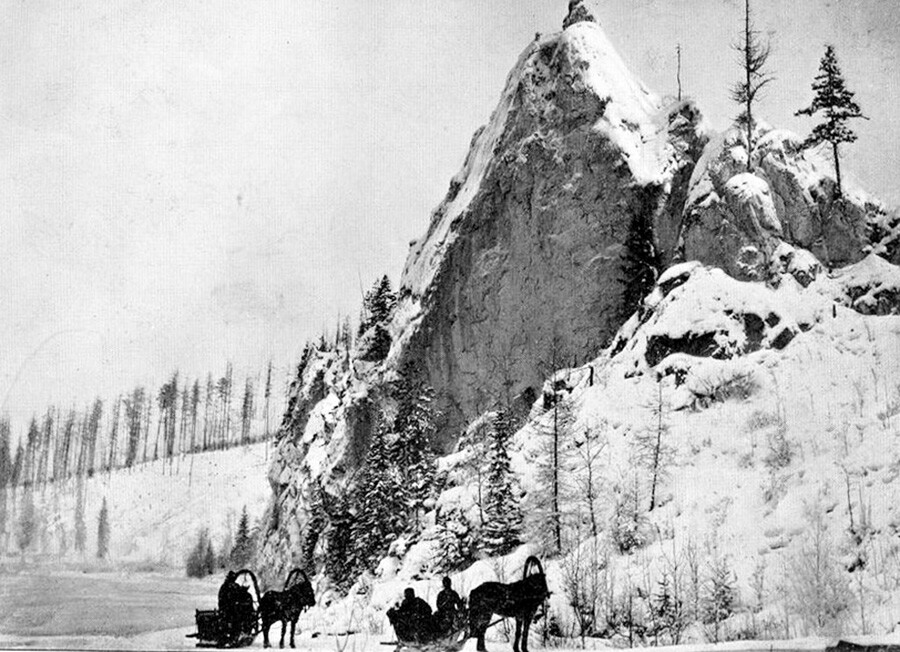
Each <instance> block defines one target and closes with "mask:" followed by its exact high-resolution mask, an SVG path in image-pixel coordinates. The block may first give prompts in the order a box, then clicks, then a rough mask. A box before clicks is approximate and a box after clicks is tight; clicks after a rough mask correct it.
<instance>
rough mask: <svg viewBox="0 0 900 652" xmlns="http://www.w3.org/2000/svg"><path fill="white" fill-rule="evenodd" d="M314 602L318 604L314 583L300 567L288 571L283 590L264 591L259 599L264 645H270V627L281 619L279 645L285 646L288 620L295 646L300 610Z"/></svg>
mask: <svg viewBox="0 0 900 652" xmlns="http://www.w3.org/2000/svg"><path fill="white" fill-rule="evenodd" d="M314 604H316V596H315V595H313V589H312V584H310V583H309V578H308V577H307V576H306V573H304V572H303V571H302V570H300V569H299V568H295V569H294V570H292V571H291V572H290V573H288V576H287V579H286V580H285V581H284V590H283V591H266V592H265V593H263V596H262V597H261V598H260V599H259V615H260V617H261V618H262V631H263V646H264V647H269V628H270V627H271V626H272V625H273V623H275V622H277V621H279V620H280V621H281V641H280V642H279V644H278V645H279V647H284V632H285V630H287V624H288V621H290V622H291V647H294V630H295V629H296V627H297V619H298V618H299V617H300V612H301V611H303V610H304V609H306V608H307V607H312V606H313V605H314Z"/></svg>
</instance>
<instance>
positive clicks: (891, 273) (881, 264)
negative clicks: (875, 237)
mask: <svg viewBox="0 0 900 652" xmlns="http://www.w3.org/2000/svg"><path fill="white" fill-rule="evenodd" d="M834 279H835V281H836V282H837V284H838V286H839V287H840V288H841V290H842V292H843V297H844V299H845V303H846V304H847V305H849V306H850V307H851V308H853V309H854V310H856V311H857V312H860V313H862V314H864V315H896V314H900V268H898V267H897V266H896V265H892V264H891V263H889V262H887V261H886V260H884V259H883V258H881V257H880V256H876V255H875V254H870V255H868V256H866V257H865V258H863V259H862V260H861V261H859V262H858V263H855V264H853V265H848V266H847V267H844V268H843V269H839V270H836V271H835V272H834Z"/></svg>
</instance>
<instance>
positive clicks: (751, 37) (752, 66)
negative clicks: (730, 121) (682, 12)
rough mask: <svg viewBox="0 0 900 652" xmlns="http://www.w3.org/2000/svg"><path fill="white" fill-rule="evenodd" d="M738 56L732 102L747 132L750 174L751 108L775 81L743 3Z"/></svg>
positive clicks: (766, 45)
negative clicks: (740, 76)
mask: <svg viewBox="0 0 900 652" xmlns="http://www.w3.org/2000/svg"><path fill="white" fill-rule="evenodd" d="M734 49H735V50H737V51H738V54H739V55H740V63H741V68H742V69H743V72H744V78H743V79H742V80H740V81H738V82H737V83H735V84H734V85H733V86H732V87H731V99H733V100H734V101H735V102H737V103H738V104H739V105H740V106H741V112H740V114H739V115H738V118H737V121H738V124H739V125H741V126H743V127H744V129H745V130H746V136H747V172H752V171H753V163H752V160H753V148H754V145H753V127H754V125H755V124H756V121H755V120H754V118H753V105H754V104H755V103H756V102H758V101H759V98H760V93H761V92H762V89H763V88H764V87H765V86H766V85H767V84H769V83H770V82H771V81H772V80H773V79H774V78H773V77H772V76H771V75H769V73H768V72H766V64H767V63H768V60H769V53H770V52H771V46H770V45H769V43H768V42H765V41H763V40H762V39H760V37H759V32H758V31H757V30H756V29H754V26H753V21H752V20H751V16H750V0H745V2H744V31H743V33H742V34H741V41H740V42H739V43H738V44H736V45H735V46H734Z"/></svg>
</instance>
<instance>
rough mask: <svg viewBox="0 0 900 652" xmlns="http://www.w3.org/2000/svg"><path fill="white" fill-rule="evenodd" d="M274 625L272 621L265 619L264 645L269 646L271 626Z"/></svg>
mask: <svg viewBox="0 0 900 652" xmlns="http://www.w3.org/2000/svg"><path fill="white" fill-rule="evenodd" d="M271 626H272V623H270V622H266V621H265V620H263V626H262V630H263V647H269V628H270V627H271Z"/></svg>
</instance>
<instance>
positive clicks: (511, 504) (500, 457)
mask: <svg viewBox="0 0 900 652" xmlns="http://www.w3.org/2000/svg"><path fill="white" fill-rule="evenodd" d="M511 431H512V426H511V424H510V419H509V414H508V412H507V411H506V410H505V409H503V408H501V409H499V410H498V411H497V414H496V416H495V417H494V424H493V429H492V432H491V441H490V447H489V449H488V476H487V487H486V492H485V493H486V497H485V505H484V526H483V527H482V531H481V548H482V550H484V552H486V553H487V554H488V555H490V556H498V555H505V554H507V553H508V552H511V551H512V550H513V549H514V548H515V547H516V546H518V545H519V544H520V543H522V539H521V532H522V511H521V509H520V506H519V499H518V496H516V492H515V486H514V482H515V480H514V478H513V474H512V469H511V467H510V460H509V452H508V450H507V445H508V443H509V439H510V437H511V435H512V432H511Z"/></svg>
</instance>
